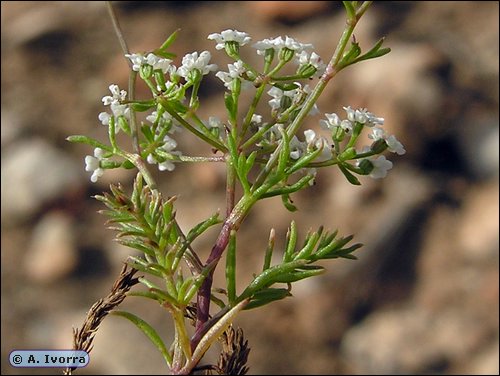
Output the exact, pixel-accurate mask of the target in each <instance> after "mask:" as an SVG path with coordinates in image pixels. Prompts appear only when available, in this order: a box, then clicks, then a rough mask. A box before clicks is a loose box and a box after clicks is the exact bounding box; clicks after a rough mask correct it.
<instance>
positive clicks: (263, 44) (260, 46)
mask: <svg viewBox="0 0 500 376" xmlns="http://www.w3.org/2000/svg"><path fill="white" fill-rule="evenodd" d="M253 48H255V49H256V50H257V55H264V54H265V52H266V50H269V49H276V45H275V43H274V40H273V39H264V40H261V41H258V42H257V43H254V45H253Z"/></svg>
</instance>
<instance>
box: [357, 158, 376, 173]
mask: <svg viewBox="0 0 500 376" xmlns="http://www.w3.org/2000/svg"><path fill="white" fill-rule="evenodd" d="M358 167H359V168H360V169H361V171H360V174H361V175H368V174H369V173H370V172H372V171H373V169H374V168H375V166H374V165H373V163H372V161H370V160H369V159H363V160H362V161H361V162H359V165H358Z"/></svg>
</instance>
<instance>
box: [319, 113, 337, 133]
mask: <svg viewBox="0 0 500 376" xmlns="http://www.w3.org/2000/svg"><path fill="white" fill-rule="evenodd" d="M325 116H326V120H323V119H321V120H320V121H319V125H320V127H321V128H323V129H325V130H327V129H328V130H334V129H335V128H337V127H340V118H339V116H338V115H337V114H335V113H332V114H325Z"/></svg>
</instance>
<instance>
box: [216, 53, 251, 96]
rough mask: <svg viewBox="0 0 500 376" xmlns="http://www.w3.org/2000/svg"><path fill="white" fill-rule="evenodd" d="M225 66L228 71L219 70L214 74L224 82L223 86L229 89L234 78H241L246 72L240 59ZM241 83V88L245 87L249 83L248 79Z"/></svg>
mask: <svg viewBox="0 0 500 376" xmlns="http://www.w3.org/2000/svg"><path fill="white" fill-rule="evenodd" d="M227 68H228V70H229V72H223V71H219V72H217V73H216V74H215V76H216V77H217V78H219V79H220V80H221V81H222V82H224V86H225V87H226V88H228V89H231V85H232V83H233V80H234V79H236V78H237V79H243V78H242V76H243V74H244V73H245V72H246V68H245V66H244V65H243V61H241V60H238V61H237V62H235V63H234V64H228V65H227ZM242 84H243V88H247V87H249V85H251V84H250V82H248V81H243V82H242Z"/></svg>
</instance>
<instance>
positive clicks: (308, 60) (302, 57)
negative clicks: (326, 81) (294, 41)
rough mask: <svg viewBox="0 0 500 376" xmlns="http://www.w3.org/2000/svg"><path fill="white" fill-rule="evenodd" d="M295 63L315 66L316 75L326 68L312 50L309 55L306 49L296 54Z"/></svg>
mask: <svg viewBox="0 0 500 376" xmlns="http://www.w3.org/2000/svg"><path fill="white" fill-rule="evenodd" d="M297 63H298V64H299V65H300V66H304V65H309V64H310V65H312V66H313V67H314V68H316V75H318V76H321V75H322V74H323V73H324V71H325V68H326V64H324V63H323V61H322V60H321V57H320V56H319V55H318V54H317V53H316V52H312V53H311V55H309V53H308V52H307V51H302V52H301V53H300V54H298V55H297Z"/></svg>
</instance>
